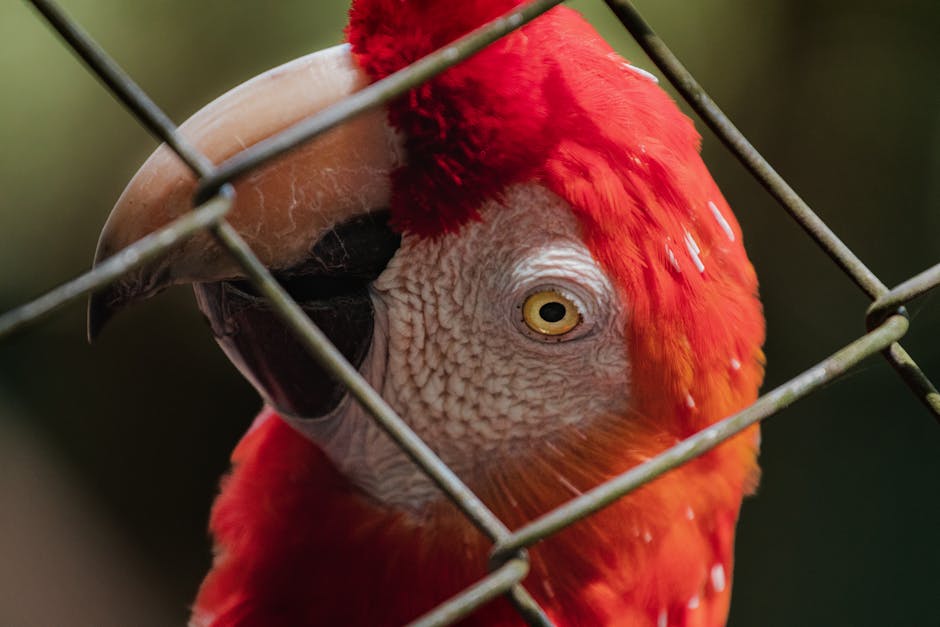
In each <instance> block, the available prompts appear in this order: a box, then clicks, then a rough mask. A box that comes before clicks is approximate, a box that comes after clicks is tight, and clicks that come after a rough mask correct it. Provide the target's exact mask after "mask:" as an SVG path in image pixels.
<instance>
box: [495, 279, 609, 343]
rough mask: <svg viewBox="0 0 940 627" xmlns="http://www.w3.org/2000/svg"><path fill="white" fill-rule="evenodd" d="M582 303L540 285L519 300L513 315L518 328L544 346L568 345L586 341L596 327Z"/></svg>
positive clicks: (558, 289) (562, 291)
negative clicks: (567, 343)
mask: <svg viewBox="0 0 940 627" xmlns="http://www.w3.org/2000/svg"><path fill="white" fill-rule="evenodd" d="M588 314H589V312H588V311H587V309H586V308H585V307H584V305H583V304H582V301H581V300H580V299H579V298H578V297H577V296H575V295H574V294H572V293H571V291H570V290H566V289H564V288H562V287H559V286H557V285H539V286H537V287H534V288H532V289H530V290H528V291H527V292H525V294H524V296H523V297H522V298H519V299H518V301H517V303H516V305H515V309H514V311H513V316H514V323H515V326H516V328H517V329H518V330H519V331H521V332H522V333H523V335H525V336H527V337H529V338H531V339H533V340H538V341H541V342H546V343H557V342H567V341H570V340H574V339H577V338H580V337H584V335H585V334H587V332H588V331H590V330H591V327H592V326H593V323H592V322H591V320H590V316H589V315H588Z"/></svg>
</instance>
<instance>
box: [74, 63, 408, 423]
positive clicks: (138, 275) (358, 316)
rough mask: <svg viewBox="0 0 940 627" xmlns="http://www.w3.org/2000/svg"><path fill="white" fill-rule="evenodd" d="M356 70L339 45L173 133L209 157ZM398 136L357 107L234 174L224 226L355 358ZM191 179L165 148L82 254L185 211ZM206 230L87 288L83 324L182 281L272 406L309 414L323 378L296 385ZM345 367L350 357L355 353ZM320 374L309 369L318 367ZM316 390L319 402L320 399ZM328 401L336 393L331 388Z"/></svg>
mask: <svg viewBox="0 0 940 627" xmlns="http://www.w3.org/2000/svg"><path fill="white" fill-rule="evenodd" d="M368 82H369V79H368V77H367V76H366V74H365V73H364V72H363V71H362V70H361V69H360V68H359V67H358V66H357V65H356V62H355V60H354V58H353V56H352V53H351V50H350V47H349V46H348V45H343V46H337V47H334V48H330V49H327V50H323V51H321V52H317V53H314V54H310V55H308V56H305V57H302V58H300V59H296V60H294V61H291V62H289V63H287V64H285V65H282V66H280V67H277V68H275V69H272V70H270V71H268V72H266V73H264V74H261V75H260V76H257V77H255V78H253V79H251V80H249V81H248V82H246V83H244V84H242V85H240V86H238V87H236V88H235V89H233V90H232V91H230V92H228V93H227V94H225V95H223V96H221V97H220V98H218V99H217V100H215V101H214V102H212V103H211V104H209V105H207V106H206V107H205V108H203V109H202V110H201V111H199V112H198V113H196V114H195V115H194V116H193V117H192V118H190V119H189V120H187V121H186V122H185V123H184V124H183V125H182V126H181V127H180V132H181V133H182V134H183V135H184V136H185V137H186V138H187V139H188V140H189V141H190V142H192V143H193V144H194V145H195V146H196V147H197V148H198V149H199V150H200V151H202V152H203V154H205V155H206V156H207V157H208V158H209V159H210V160H211V161H212V162H214V163H220V162H222V161H224V160H225V159H227V158H229V157H231V156H232V155H234V154H236V153H237V152H239V151H241V150H243V149H244V148H246V147H248V146H251V145H252V144H255V143H257V142H259V141H261V140H263V139H265V138H267V137H270V136H272V135H274V134H276V133H278V132H279V131H282V130H284V129H285V128H287V127H289V126H290V125H292V124H294V123H296V122H298V121H299V120H301V119H303V118H305V117H307V116H310V115H312V114H315V113H317V112H318V111H320V110H322V109H324V108H325V107H327V106H329V105H332V104H334V103H335V102H337V101H339V100H341V99H342V98H343V97H345V96H348V95H349V94H351V93H353V92H355V91H358V90H359V89H361V88H362V87H364V86H365V85H366V84H368ZM401 154H402V150H401V148H400V140H399V138H398V136H397V135H396V134H395V132H394V131H393V130H392V129H391V127H390V126H389V125H388V123H387V121H386V112H385V110H384V109H379V110H373V111H371V112H368V113H366V114H363V115H361V116H359V117H357V118H355V119H353V120H351V121H349V122H347V123H345V124H343V125H341V126H339V127H337V128H335V129H333V130H331V131H329V132H327V133H325V134H323V135H321V136H319V137H317V138H316V139H314V140H312V141H310V142H308V143H306V144H304V145H303V146H301V147H299V148H297V149H295V150H293V151H292V152H290V153H288V154H286V155H284V156H282V157H279V158H278V159H275V160H273V161H271V162H269V163H267V164H265V165H264V166H262V167H260V168H258V169H257V170H255V171H253V172H252V173H250V174H248V175H246V176H244V177H243V178H242V179H240V180H238V181H236V182H235V185H234V187H235V201H234V205H233V206H232V208H231V211H230V212H229V214H228V216H227V220H228V221H229V223H230V224H231V225H232V226H233V227H234V228H235V229H236V230H237V231H238V233H239V234H240V235H241V236H242V237H243V238H244V239H245V240H246V242H247V243H248V245H249V246H251V248H252V249H253V251H254V252H255V254H256V255H257V256H258V257H259V259H260V260H261V261H262V262H263V263H264V264H265V265H266V266H267V267H268V268H270V269H271V270H272V272H273V273H274V274H275V277H276V278H278V280H279V281H281V283H282V285H284V286H285V288H287V289H288V291H289V292H291V294H292V295H293V296H294V297H295V298H296V299H297V300H298V302H299V303H300V304H301V306H302V307H304V309H305V310H307V312H308V314H310V315H311V317H313V319H314V321H315V322H317V323H318V324H320V326H321V328H323V330H324V332H326V333H327V335H328V336H330V338H331V339H333V341H334V342H336V343H338V345H339V347H340V349H341V350H342V351H343V352H344V354H346V356H347V358H349V359H350V360H352V361H354V362H361V360H362V359H363V357H364V356H365V353H366V352H367V350H368V348H369V345H370V343H371V337H372V305H371V300H370V298H369V295H368V291H367V287H368V284H369V283H370V282H371V281H372V280H373V279H374V278H375V277H376V276H378V274H379V273H380V272H381V271H382V270H383V269H384V267H385V265H386V264H387V263H388V260H389V259H390V258H391V256H392V255H393V254H394V252H395V250H397V248H398V245H399V243H400V237H399V236H398V235H397V234H395V233H393V232H392V231H391V230H390V229H389V228H388V225H387V212H385V211H383V210H384V209H385V208H386V207H387V206H388V199H389V193H390V192H389V190H390V181H389V174H390V172H391V170H392V169H393V168H395V167H396V166H397V165H399V163H400V161H401V156H400V155H401ZM196 185H197V181H196V178H195V176H194V175H193V174H192V172H191V171H190V170H189V169H188V168H187V167H186V165H185V164H184V163H183V162H182V161H181V160H180V159H179V157H177V156H176V154H175V153H174V152H173V151H172V150H171V149H169V148H168V147H167V146H166V145H163V146H161V147H160V148H158V149H157V151H156V152H154V154H153V155H151V157H150V158H149V159H148V160H147V161H146V162H145V163H144V165H143V166H142V167H141V169H140V170H139V171H138V172H137V174H136V175H135V176H134V178H133V179H132V180H131V182H130V183H129V184H128V186H127V188H126V189H125V190H124V193H123V194H122V195H121V197H120V199H119V200H118V202H117V205H116V206H115V207H114V209H113V211H112V212H111V215H110V217H109V218H108V221H107V223H106V224H105V227H104V230H103V231H102V233H101V237H100V240H99V242H98V249H97V252H96V255H95V263H96V264H97V263H98V262H100V261H102V260H104V259H106V258H108V257H110V256H111V255H112V254H114V253H115V252H117V251H119V250H121V249H122V248H124V247H126V246H128V245H130V244H131V243H133V242H135V241H137V240H138V239H140V238H142V237H144V236H145V235H147V234H149V233H152V232H154V231H156V230H157V229H160V228H161V227H163V226H166V225H167V224H168V223H170V222H171V221H173V220H174V219H175V218H178V217H179V216H181V215H182V214H184V213H186V212H187V211H190V210H191V209H192V208H193V204H192V199H193V196H194V194H195V192H196ZM242 278H243V273H242V271H241V269H240V267H239V266H238V265H237V264H236V263H235V261H234V260H233V259H232V258H231V257H230V256H229V255H228V254H227V253H226V251H225V250H224V249H222V248H221V247H220V246H219V244H218V243H217V242H216V240H215V239H214V238H213V237H212V236H211V234H209V233H199V234H197V235H195V236H193V237H191V238H190V239H188V240H187V241H186V242H185V243H184V244H183V245H182V246H179V247H176V248H174V249H173V250H171V251H170V252H168V253H167V254H165V255H164V256H163V257H161V258H159V259H157V260H156V261H153V262H150V263H148V264H147V265H145V266H143V267H141V268H139V269H138V270H136V271H135V272H133V273H131V274H130V275H126V276H125V277H124V278H123V279H121V280H119V281H118V282H116V283H114V284H112V285H111V286H109V287H107V288H105V289H103V290H102V291H100V292H97V293H95V294H93V295H92V297H91V299H90V301H89V307H88V335H89V339H94V338H95V337H96V336H97V335H98V334H99V333H100V331H101V329H102V327H103V326H104V324H105V323H106V322H107V321H108V320H109V319H110V318H111V317H112V316H113V315H114V314H115V313H116V312H117V311H119V310H120V309H122V308H123V307H125V306H126V305H128V304H130V303H131V302H133V301H136V300H140V299H143V298H146V297H149V296H152V295H154V294H156V293H157V292H159V291H161V290H163V289H164V288H166V287H168V286H170V285H174V284H179V283H193V284H195V285H194V286H195V290H196V296H197V301H198V302H199V305H200V308H201V309H202V310H203V312H204V313H205V314H206V316H207V318H208V319H209V322H210V324H211V326H212V329H213V332H214V333H215V335H216V338H217V340H218V341H219V343H220V344H221V345H222V348H223V349H224V350H225V352H226V353H227V354H228V356H229V358H230V359H232V361H233V362H234V363H235V365H236V366H238V367H239V369H240V370H241V371H242V373H243V374H245V375H246V376H247V377H248V379H249V380H251V381H252V383H254V384H255V386H256V387H257V388H258V389H259V391H261V393H262V395H264V396H265V398H267V399H268V400H269V402H272V403H274V404H275V406H276V407H278V408H279V409H281V410H283V411H285V412H287V413H291V414H294V415H300V416H310V415H321V414H322V413H324V412H325V411H328V410H329V409H332V407H331V406H330V405H331V404H332V405H333V406H335V404H336V403H338V398H337V394H340V392H338V391H336V390H333V389H332V388H333V387H335V386H334V385H333V384H332V382H330V381H329V379H328V377H327V376H326V375H325V374H323V376H322V377H316V376H314V377H313V378H316V379H318V380H319V379H322V380H323V382H322V383H321V384H320V387H321V388H322V389H320V390H317V389H316V388H317V385H313V386H311V385H310V378H311V369H312V370H313V371H314V372H319V371H318V369H317V366H316V365H315V364H314V363H313V361H312V360H311V358H310V357H309V356H308V355H307V353H306V352H305V351H304V350H302V349H301V347H300V346H299V345H297V343H296V341H295V340H294V338H293V336H292V335H291V334H290V332H289V331H287V330H286V329H284V328H283V325H282V324H281V323H280V320H279V319H278V318H277V316H276V315H274V314H273V312H271V311H270V309H269V307H268V305H267V303H266V301H264V299H261V298H260V297H258V295H257V294H255V293H254V292H253V290H252V288H251V287H250V285H248V284H247V283H246V282H244V281H241V280H240V279H242ZM356 365H357V366H358V363H356ZM321 374H322V373H321ZM324 397H326V400H324ZM339 398H341V394H340V396H339Z"/></svg>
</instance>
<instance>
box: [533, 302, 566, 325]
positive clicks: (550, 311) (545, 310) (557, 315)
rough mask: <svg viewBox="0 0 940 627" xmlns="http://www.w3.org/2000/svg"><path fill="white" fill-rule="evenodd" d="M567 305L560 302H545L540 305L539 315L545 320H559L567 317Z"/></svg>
mask: <svg viewBox="0 0 940 627" xmlns="http://www.w3.org/2000/svg"><path fill="white" fill-rule="evenodd" d="M565 313H566V312H565V306H564V305H562V304H561V303H559V302H551V303H545V304H544V305H542V306H541V307H539V316H541V317H542V320H544V321H545V322H558V321H559V320H561V319H562V318H564V317H565Z"/></svg>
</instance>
